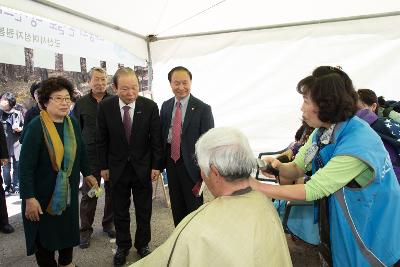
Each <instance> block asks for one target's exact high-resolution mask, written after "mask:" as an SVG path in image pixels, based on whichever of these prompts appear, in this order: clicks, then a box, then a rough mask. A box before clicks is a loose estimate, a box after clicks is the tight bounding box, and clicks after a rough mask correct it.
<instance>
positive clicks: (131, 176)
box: [111, 162, 152, 249]
mask: <svg viewBox="0 0 400 267" xmlns="http://www.w3.org/2000/svg"><path fill="white" fill-rule="evenodd" d="M111 188H112V195H113V199H112V202H113V208H114V224H115V232H116V235H117V236H116V243H117V246H118V247H120V248H131V247H132V238H131V233H130V214H129V207H130V205H131V195H132V197H133V204H134V205H135V215H136V233H135V243H134V246H135V248H136V249H140V248H142V247H144V246H147V245H148V243H149V242H150V239H151V230H150V219H151V210H152V184H151V177H150V171H149V173H148V177H146V178H145V179H143V180H141V179H140V178H139V177H138V176H137V175H136V173H135V170H134V169H133V167H132V165H131V164H130V163H129V162H127V163H126V165H125V169H124V171H123V173H122V175H121V177H119V179H118V181H117V182H116V183H114V182H112V186H111Z"/></svg>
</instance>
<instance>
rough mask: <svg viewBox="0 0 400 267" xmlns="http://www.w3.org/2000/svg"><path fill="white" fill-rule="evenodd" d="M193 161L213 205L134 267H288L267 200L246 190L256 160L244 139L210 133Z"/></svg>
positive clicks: (234, 133)
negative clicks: (195, 162) (196, 162)
mask: <svg viewBox="0 0 400 267" xmlns="http://www.w3.org/2000/svg"><path fill="white" fill-rule="evenodd" d="M196 155H197V159H198V164H199V166H200V169H201V175H202V178H203V180H204V182H205V184H206V185H207V187H208V189H209V190H210V191H211V193H212V194H213V195H214V197H215V199H214V200H213V201H211V202H208V203H205V204H204V205H202V206H200V207H199V208H198V209H197V210H195V211H193V212H192V213H190V214H189V215H187V216H186V217H185V218H184V219H183V220H182V221H181V222H180V223H179V225H178V226H177V227H176V229H175V230H174V232H173V233H172V234H171V236H170V237H169V238H168V240H167V241H166V242H165V243H164V244H163V245H161V246H160V247H158V248H157V249H156V250H155V251H154V252H153V253H151V254H150V255H148V256H147V257H145V258H143V259H142V260H140V261H139V262H136V263H134V264H133V266H179V267H180V266H292V263H291V259H290V255H289V250H288V246H287V243H286V239H285V235H284V233H283V229H282V225H281V222H280V220H279V217H278V215H277V212H276V210H275V208H274V207H273V205H272V202H271V200H270V199H268V198H266V197H265V196H264V195H262V194H261V193H259V192H256V191H252V189H251V188H250V187H249V179H250V178H249V177H250V174H251V172H252V171H253V170H254V168H255V159H254V157H253V154H252V152H251V150H250V146H249V143H248V141H247V138H246V137H245V136H244V135H243V134H242V133H241V132H239V131H238V130H236V129H233V128H214V129H211V130H209V131H208V132H207V133H206V134H204V135H203V136H202V137H201V138H200V139H199V140H198V141H197V143H196Z"/></svg>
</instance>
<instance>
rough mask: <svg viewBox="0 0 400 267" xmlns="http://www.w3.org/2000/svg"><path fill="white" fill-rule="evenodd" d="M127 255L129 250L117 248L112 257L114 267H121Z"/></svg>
mask: <svg viewBox="0 0 400 267" xmlns="http://www.w3.org/2000/svg"><path fill="white" fill-rule="evenodd" d="M128 254H129V248H119V247H118V248H117V251H116V252H115V255H114V266H122V265H124V264H125V262H126V256H128Z"/></svg>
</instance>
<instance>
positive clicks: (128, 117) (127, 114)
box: [122, 106, 132, 143]
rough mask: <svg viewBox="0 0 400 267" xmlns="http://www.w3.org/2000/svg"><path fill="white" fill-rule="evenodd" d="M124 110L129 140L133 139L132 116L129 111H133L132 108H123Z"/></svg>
mask: <svg viewBox="0 0 400 267" xmlns="http://www.w3.org/2000/svg"><path fill="white" fill-rule="evenodd" d="M122 109H123V110H124V119H123V120H122V122H123V124H124V128H125V136H126V140H128V143H129V140H130V138H131V128H132V119H131V115H129V110H130V109H131V107H130V106H123V107H122Z"/></svg>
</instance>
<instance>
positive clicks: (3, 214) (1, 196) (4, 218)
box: [0, 175, 8, 226]
mask: <svg viewBox="0 0 400 267" xmlns="http://www.w3.org/2000/svg"><path fill="white" fill-rule="evenodd" d="M6 224H8V213H7V202H6V195H5V193H4V189H3V179H2V178H1V175H0V226H4V225H6Z"/></svg>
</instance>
